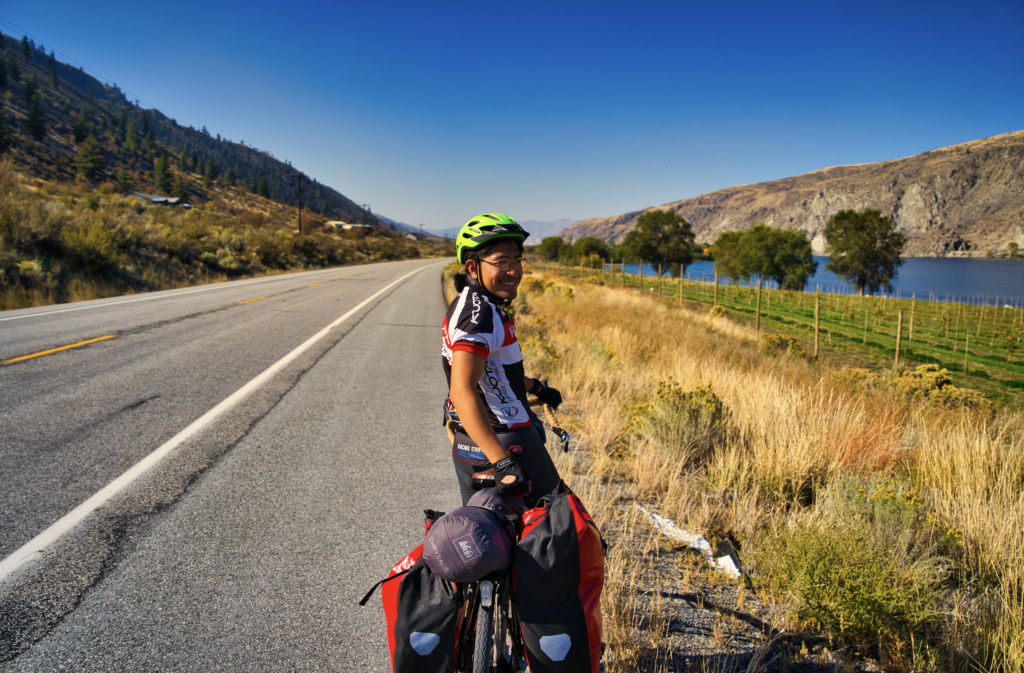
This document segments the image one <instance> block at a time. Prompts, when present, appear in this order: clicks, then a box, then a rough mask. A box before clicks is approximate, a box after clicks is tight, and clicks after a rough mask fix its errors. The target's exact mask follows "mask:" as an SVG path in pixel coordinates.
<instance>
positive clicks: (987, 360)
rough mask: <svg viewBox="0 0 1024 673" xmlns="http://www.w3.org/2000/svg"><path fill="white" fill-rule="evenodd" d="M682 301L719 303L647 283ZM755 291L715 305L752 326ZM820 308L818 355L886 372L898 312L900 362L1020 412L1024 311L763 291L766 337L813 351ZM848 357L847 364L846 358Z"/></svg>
mask: <svg viewBox="0 0 1024 673" xmlns="http://www.w3.org/2000/svg"><path fill="white" fill-rule="evenodd" d="M534 265H535V266H536V267H537V268H538V269H542V270H544V271H546V272H548V273H554V274H561V275H564V276H566V277H570V278H575V279H577V280H582V281H587V282H603V283H604V284H606V285H610V286H613V287H624V288H625V289H627V290H632V291H634V292H637V291H639V288H640V285H639V283H640V279H639V277H638V276H637V275H635V274H625V275H623V273H622V271H621V267H618V268H617V269H615V270H614V271H609V270H608V269H607V267H606V269H605V271H604V273H603V274H602V272H601V270H599V269H588V268H581V267H568V268H567V267H564V266H560V265H558V264H554V263H547V262H535V263H534ZM680 290H681V291H682V300H683V301H685V302H687V303H688V304H689V305H690V306H691V308H694V306H693V305H694V304H698V303H699V304H703V305H705V306H706V307H707V308H709V309H710V307H711V306H713V305H714V304H715V286H714V283H713V282H706V283H701V282H697V281H686V280H683V281H680V280H678V279H673V278H669V277H668V276H664V277H662V279H661V282H660V288H659V280H658V278H657V277H652V276H645V277H644V278H643V291H644V293H645V294H648V295H651V294H658V293H659V292H660V294H661V296H662V297H664V298H665V299H666V300H676V301H679V300H680V296H679V295H680ZM757 292H758V290H757V288H756V287H744V286H735V285H719V286H718V301H717V303H718V304H719V305H721V306H723V307H724V308H725V309H726V310H727V311H728V312H729V315H730V316H732V317H733V318H735V319H737V320H741V321H745V322H748V323H750V324H751V325H753V324H754V323H755V321H756V315H757ZM816 297H817V299H818V301H819V320H818V325H819V327H818V334H819V349H820V352H821V353H822V354H824V355H835V356H840V359H841V360H846V359H849V360H851V363H852V361H856V362H857V363H858V364H860V365H861V366H865V365H867V366H872V367H876V368H886V367H890V366H892V365H893V364H894V362H895V358H896V336H897V329H898V324H899V312H900V311H901V310H902V311H903V327H902V338H901V344H900V362H901V364H906V365H908V366H914V365H917V364H937V365H939V366H940V367H943V368H945V369H946V370H948V371H949V372H950V374H951V375H952V377H953V379H954V383H955V384H956V385H957V386H960V387H963V388H970V389H973V390H977V391H979V392H981V393H983V394H984V395H986V396H987V397H989V398H992V399H994V400H998V401H1001V402H1005V403H1009V404H1011V405H1014V406H1017V405H1021V404H1024V348H1022V345H1021V343H1020V341H1021V336H1022V335H1024V310H1021V309H1018V308H1010V307H994V306H975V305H971V304H961V303H945V302H936V301H925V300H921V299H895V298H892V297H859V296H851V295H838V294H817V295H816V294H815V293H814V292H793V291H787V290H772V289H764V290H762V293H761V319H760V329H761V331H762V332H773V333H779V334H786V335H789V336H792V337H795V338H797V339H799V340H800V341H801V342H802V343H803V345H804V350H805V351H806V352H808V353H813V350H814V307H815V298H816ZM842 356H847V357H842Z"/></svg>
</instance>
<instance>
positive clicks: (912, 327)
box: [907, 293, 917, 343]
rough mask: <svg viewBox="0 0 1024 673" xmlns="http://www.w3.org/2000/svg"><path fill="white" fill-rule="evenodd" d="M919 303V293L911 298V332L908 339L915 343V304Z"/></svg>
mask: <svg viewBox="0 0 1024 673" xmlns="http://www.w3.org/2000/svg"><path fill="white" fill-rule="evenodd" d="M915 303H917V293H914V296H913V297H911V298H910V333H909V334H908V335H907V341H909V342H910V343H914V304H915Z"/></svg>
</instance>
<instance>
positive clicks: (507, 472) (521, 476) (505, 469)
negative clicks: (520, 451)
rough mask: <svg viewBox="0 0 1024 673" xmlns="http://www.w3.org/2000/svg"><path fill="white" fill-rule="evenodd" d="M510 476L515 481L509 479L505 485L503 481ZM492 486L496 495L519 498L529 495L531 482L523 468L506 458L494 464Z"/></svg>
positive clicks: (513, 459)
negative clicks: (495, 490)
mask: <svg viewBox="0 0 1024 673" xmlns="http://www.w3.org/2000/svg"><path fill="white" fill-rule="evenodd" d="M510 476H511V477H515V480H514V481H513V480H511V479H510V480H508V482H507V483H506V481H505V479H506V478H507V477H510ZM494 485H495V487H497V489H498V493H500V494H501V495H503V496H505V497H506V498H521V497H523V496H524V495H528V494H529V493H530V487H531V486H532V482H531V481H530V475H528V474H527V473H526V470H525V469H524V468H523V466H522V465H520V464H519V463H517V462H516V459H515V458H513V457H512V456H508V457H507V458H503V459H501V460H499V461H498V462H497V463H495V464H494Z"/></svg>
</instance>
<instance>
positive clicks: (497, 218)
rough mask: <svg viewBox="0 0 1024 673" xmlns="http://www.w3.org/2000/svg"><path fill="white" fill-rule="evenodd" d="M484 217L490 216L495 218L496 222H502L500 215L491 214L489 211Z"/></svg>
mask: <svg viewBox="0 0 1024 673" xmlns="http://www.w3.org/2000/svg"><path fill="white" fill-rule="evenodd" d="M484 217H489V218H491V219H492V220H494V221H495V222H501V218H500V217H495V216H494V215H491V214H490V213H487V214H486V215H484Z"/></svg>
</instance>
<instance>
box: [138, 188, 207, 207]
mask: <svg viewBox="0 0 1024 673" xmlns="http://www.w3.org/2000/svg"><path fill="white" fill-rule="evenodd" d="M126 196H134V197H135V198H137V199H139V200H140V201H149V202H150V203H156V204H159V205H161V206H170V207H171V208H174V207H177V206H181V207H182V208H191V207H192V206H190V205H189V204H187V203H183V202H182V200H181V199H179V198H177V197H171V196H160V195H159V194H144V193H143V192H128V194H126Z"/></svg>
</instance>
